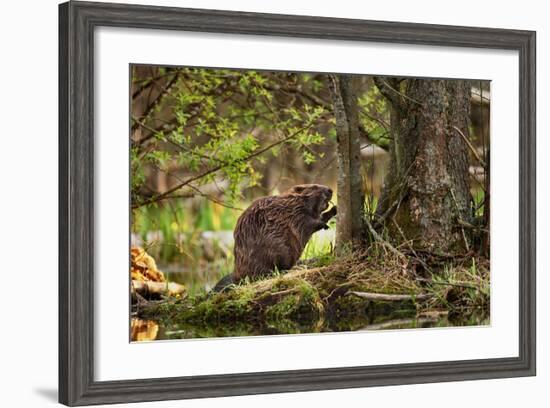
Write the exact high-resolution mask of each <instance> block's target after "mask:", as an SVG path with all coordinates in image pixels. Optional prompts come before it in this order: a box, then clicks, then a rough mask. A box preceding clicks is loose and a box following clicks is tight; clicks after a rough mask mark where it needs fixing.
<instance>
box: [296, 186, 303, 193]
mask: <svg viewBox="0 0 550 408" xmlns="http://www.w3.org/2000/svg"><path fill="white" fill-rule="evenodd" d="M294 191H295V192H296V193H301V192H303V191H304V187H298V186H296V187H294Z"/></svg>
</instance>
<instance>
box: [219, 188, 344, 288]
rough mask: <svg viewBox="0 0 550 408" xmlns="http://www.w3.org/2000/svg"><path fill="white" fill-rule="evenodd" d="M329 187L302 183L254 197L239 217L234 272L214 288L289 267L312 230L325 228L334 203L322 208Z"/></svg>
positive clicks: (332, 211) (294, 262) (299, 253)
mask: <svg viewBox="0 0 550 408" xmlns="http://www.w3.org/2000/svg"><path fill="white" fill-rule="evenodd" d="M331 197H332V190H331V189H330V188H328V187H326V186H323V185H319V184H301V185H297V186H294V187H292V188H290V189H289V190H288V191H286V192H285V193H283V194H280V195H277V196H269V197H262V198H259V199H257V200H256V201H254V202H253V203H252V204H251V205H250V206H249V207H248V208H247V209H246V210H245V211H244V212H243V213H242V214H241V216H240V217H239V219H238V220H237V225H236V227H235V231H234V233H233V235H234V238H235V247H234V254H235V272H234V273H233V274H231V275H228V276H226V277H225V278H223V279H222V280H221V281H220V282H219V283H218V284H217V285H216V287H215V288H214V290H215V291H219V290H221V289H223V288H224V287H226V286H228V285H229V284H231V283H237V282H239V281H241V280H242V279H244V278H245V277H249V278H250V279H258V278H260V277H263V276H266V275H269V274H271V273H272V272H273V271H274V270H275V269H277V270H280V271H283V270H288V269H291V268H292V267H293V266H294V265H295V264H296V262H297V261H298V259H299V258H300V256H301V255H302V251H303V250H304V247H305V246H306V244H307V242H308V241H309V239H310V238H311V235H313V233H314V232H316V231H319V230H321V229H326V228H328V226H327V222H328V221H329V220H330V219H331V218H332V217H333V216H334V215H336V207H332V208H331V209H330V210H329V211H326V212H324V211H325V210H326V209H327V208H328V206H329V202H330V199H331Z"/></svg>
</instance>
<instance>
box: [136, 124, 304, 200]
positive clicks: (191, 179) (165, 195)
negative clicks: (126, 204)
mask: <svg viewBox="0 0 550 408" xmlns="http://www.w3.org/2000/svg"><path fill="white" fill-rule="evenodd" d="M311 126H313V123H310V124H308V125H307V126H304V127H303V128H301V129H299V130H297V131H296V132H294V133H292V134H290V135H289V136H287V137H285V138H283V139H280V140H278V141H276V142H273V143H271V144H270V145H268V146H266V147H264V148H262V149H259V150H256V151H255V152H253V153H251V154H249V155H248V156H246V157H243V158H242V159H239V160H235V162H234V163H222V164H219V165H217V166H214V167H212V168H210V169H207V170H205V171H203V172H202V173H199V174H197V175H195V176H192V177H189V178H188V179H186V180H183V181H182V182H181V183H179V184H177V185H176V186H174V187H172V188H171V189H169V190H167V191H165V192H164V193H162V194H159V195H157V196H155V197H152V198H151V199H149V200H147V201H144V202H143V203H138V204H136V205H135V206H132V208H139V207H142V206H144V205H148V204H151V203H154V202H158V201H162V200H165V199H167V198H168V197H169V196H170V195H171V194H172V193H174V192H175V191H177V190H179V189H180V188H182V187H184V186H186V185H189V184H190V183H192V182H194V181H197V180H199V179H201V178H203V177H206V176H208V175H210V174H212V173H215V172H217V171H219V170H221V169H223V168H225V167H229V166H231V165H233V164H236V163H242V162H246V161H248V160H250V159H253V158H254V157H257V156H259V155H261V154H262V153H265V152H267V151H268V150H271V149H272V148H274V147H275V146H278V145H280V144H282V143H285V142H287V141H289V140H291V139H293V138H295V137H296V136H298V135H299V134H300V133H302V132H303V131H305V130H307V129H309V128H310V127H311Z"/></svg>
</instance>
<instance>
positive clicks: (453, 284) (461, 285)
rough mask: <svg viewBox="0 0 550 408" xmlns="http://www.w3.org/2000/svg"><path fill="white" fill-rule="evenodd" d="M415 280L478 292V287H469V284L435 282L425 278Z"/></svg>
mask: <svg viewBox="0 0 550 408" xmlns="http://www.w3.org/2000/svg"><path fill="white" fill-rule="evenodd" d="M416 280H417V281H419V282H426V283H430V284H432V285H444V286H456V287H458V288H468V289H476V290H479V288H478V287H476V286H474V285H470V284H469V283H463V282H437V281H434V280H432V279H425V278H416Z"/></svg>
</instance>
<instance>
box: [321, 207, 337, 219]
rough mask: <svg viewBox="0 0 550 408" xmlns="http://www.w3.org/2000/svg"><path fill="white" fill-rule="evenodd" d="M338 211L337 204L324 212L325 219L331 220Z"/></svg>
mask: <svg viewBox="0 0 550 408" xmlns="http://www.w3.org/2000/svg"><path fill="white" fill-rule="evenodd" d="M336 213H337V210H336V206H334V207H332V208H331V209H330V210H328V211H327V212H324V213H323V220H325V221H328V220H330V219H331V218H332V217H334V216H335V215H336Z"/></svg>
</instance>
